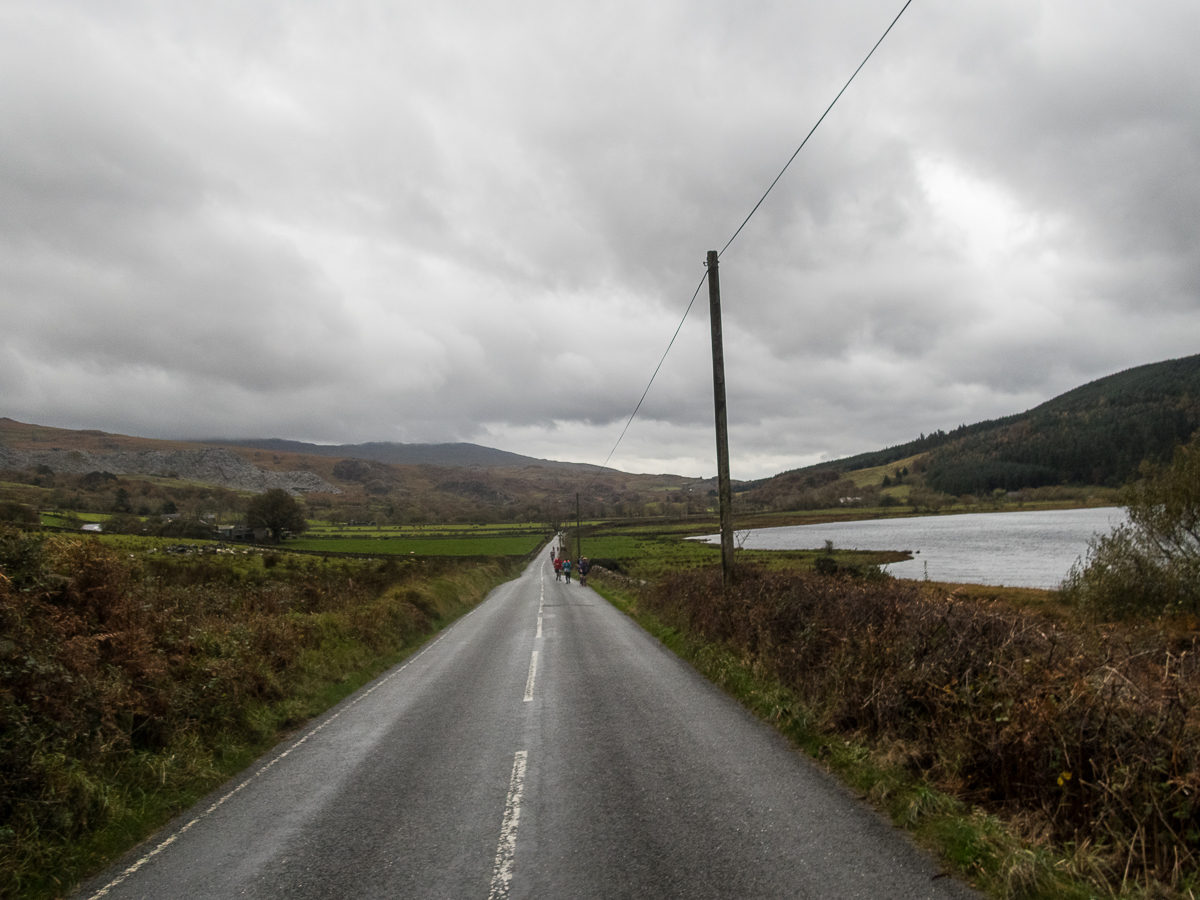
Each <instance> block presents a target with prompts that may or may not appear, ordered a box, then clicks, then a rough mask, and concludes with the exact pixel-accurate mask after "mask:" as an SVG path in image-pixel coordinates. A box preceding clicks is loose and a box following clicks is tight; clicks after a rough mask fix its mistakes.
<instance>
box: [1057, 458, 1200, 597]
mask: <svg viewBox="0 0 1200 900" xmlns="http://www.w3.org/2000/svg"><path fill="white" fill-rule="evenodd" d="M1198 440H1200V439H1193V440H1192V442H1191V443H1189V444H1187V445H1185V446H1181V447H1178V448H1176V450H1175V456H1174V459H1173V460H1172V462H1171V464H1170V465H1169V466H1165V467H1164V466H1159V465H1157V464H1155V463H1152V462H1146V463H1143V465H1142V470H1141V471H1142V476H1143V478H1142V480H1141V481H1140V482H1137V483H1136V484H1133V485H1131V486H1130V487H1129V488H1127V489H1126V491H1125V501H1126V504H1127V509H1128V512H1129V522H1128V524H1125V525H1120V526H1118V527H1117V528H1115V529H1114V530H1113V531H1112V533H1111V534H1108V535H1103V536H1101V537H1097V538H1095V539H1093V540H1092V542H1091V543H1090V544H1089V547H1088V552H1087V555H1086V556H1085V557H1084V558H1083V559H1082V560H1080V561H1079V562H1077V563H1076V564H1075V565H1074V566H1073V567H1072V569H1071V572H1070V573H1069V574H1068V576H1067V578H1066V580H1065V581H1064V582H1063V592H1064V595H1065V597H1066V598H1067V599H1068V600H1069V601H1070V602H1072V603H1074V604H1075V605H1076V606H1078V607H1080V608H1084V609H1087V610H1089V611H1091V612H1093V613H1094V614H1096V615H1099V616H1109V617H1118V618H1120V617H1128V616H1132V615H1161V614H1163V613H1173V612H1189V613H1193V614H1194V613H1197V612H1200V443H1198V442H1197V441H1198Z"/></svg>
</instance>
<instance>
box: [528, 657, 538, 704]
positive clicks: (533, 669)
mask: <svg viewBox="0 0 1200 900" xmlns="http://www.w3.org/2000/svg"><path fill="white" fill-rule="evenodd" d="M537 653H538V652H537V651H536V650H534V651H533V656H531V657H530V658H529V679H528V680H527V681H526V682H525V702H526V703H528V702H529V701H530V700H532V699H533V680H534V679H535V678H537Z"/></svg>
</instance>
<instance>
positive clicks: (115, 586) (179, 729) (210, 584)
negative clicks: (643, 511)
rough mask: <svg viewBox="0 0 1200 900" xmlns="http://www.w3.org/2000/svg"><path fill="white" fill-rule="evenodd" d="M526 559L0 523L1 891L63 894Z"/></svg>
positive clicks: (36, 895)
mask: <svg viewBox="0 0 1200 900" xmlns="http://www.w3.org/2000/svg"><path fill="white" fill-rule="evenodd" d="M515 574H516V569H515V568H514V567H513V565H512V564H511V563H505V562H502V561H497V562H492V563H477V562H476V563H470V564H463V563H461V562H456V561H447V562H445V563H439V562H437V561H427V562H420V563H419V562H415V561H408V560H394V559H393V560H385V561H382V562H375V561H370V562H369V561H358V560H318V559H312V558H301V557H296V556H290V555H287V554H270V553H268V554H265V555H258V554H254V555H251V556H241V555H238V556H231V557H222V556H218V555H215V554H214V555H207V556H196V557H190V558H165V557H150V556H146V555H138V556H137V557H136V558H131V557H130V554H129V553H128V552H124V548H122V550H116V549H114V548H108V547H105V546H104V545H102V544H101V543H100V542H98V541H95V540H87V539H77V538H60V537H42V536H37V535H26V534H21V533H19V532H15V531H5V530H0V896H4V897H22V898H42V897H53V896H61V895H62V894H64V893H66V891H67V890H68V889H69V888H70V886H71V885H72V884H74V883H75V882H77V881H78V880H79V879H80V878H82V877H84V876H86V875H87V874H89V873H91V872H93V871H95V870H96V869H98V868H99V867H101V866H102V865H103V864H104V863H105V862H107V861H108V860H111V859H112V858H114V857H115V856H117V855H119V854H120V853H121V852H123V851H124V850H126V849H128V848H129V847H131V846H133V845H134V844H135V843H137V842H138V841H139V840H141V839H143V838H144V837H145V836H146V835H147V834H149V833H150V832H152V831H153V830H154V829H155V828H157V827H159V826H161V825H162V824H163V823H165V822H166V821H167V820H168V819H169V818H170V817H171V816H172V815H174V814H175V813H177V812H178V811H180V810H181V809H184V808H186V807H187V806H188V805H189V804H190V803H192V802H194V801H195V800H196V799H198V798H199V797H201V796H203V795H204V794H205V793H207V792H208V791H210V790H211V789H212V788H214V787H215V786H217V785H219V784H220V783H221V782H222V781H224V780H225V779H226V778H228V777H229V776H231V775H232V774H234V773H235V772H237V771H239V770H240V769H241V768H243V767H244V766H245V765H247V764H248V763H249V762H251V761H252V760H253V759H254V758H256V757H257V756H258V755H259V754H261V753H262V752H263V751H264V750H265V749H267V748H269V747H270V746H271V745H272V744H274V743H275V742H276V741H277V740H279V739H280V737H281V736H282V735H284V734H286V733H287V732H288V731H289V730H291V729H294V728H296V727H298V726H300V725H301V724H303V722H305V721H306V720H307V719H309V718H311V717H312V716H314V715H316V714H318V713H320V712H322V711H323V710H325V709H326V708H328V707H329V706H330V705H332V704H333V703H336V702H337V701H338V700H340V699H341V698H342V697H345V696H346V695H348V694H349V693H351V692H353V691H354V690H356V689H357V688H358V687H359V686H361V685H362V684H364V683H366V682H367V681H368V680H370V679H371V678H373V677H374V676H375V675H377V674H378V673H380V672H382V671H384V670H385V669H387V668H388V667H390V666H391V665H393V664H395V663H396V662H398V661H399V660H400V659H402V658H403V657H404V656H406V655H407V654H409V653H411V652H412V651H413V650H414V649H415V648H416V647H418V646H420V644H421V643H423V642H424V640H425V639H426V638H427V637H428V636H429V635H430V634H432V633H433V632H434V631H435V630H437V629H438V628H440V627H442V626H443V625H444V624H446V623H447V622H449V621H450V620H452V619H454V618H456V617H457V616H459V615H461V614H462V613H464V612H466V611H467V610H468V609H470V608H471V607H472V606H473V605H475V604H476V603H477V602H478V601H479V600H481V599H482V598H483V597H484V596H485V595H486V594H487V592H488V591H489V590H490V589H491V588H492V587H493V586H494V585H496V584H498V583H500V582H501V581H503V580H506V579H507V578H510V577H512V576H513V575H515Z"/></svg>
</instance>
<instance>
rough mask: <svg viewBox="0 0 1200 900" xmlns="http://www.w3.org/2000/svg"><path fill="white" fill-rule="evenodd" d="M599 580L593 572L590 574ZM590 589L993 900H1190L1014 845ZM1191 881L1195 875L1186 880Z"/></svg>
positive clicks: (735, 658) (865, 749)
mask: <svg viewBox="0 0 1200 900" xmlns="http://www.w3.org/2000/svg"><path fill="white" fill-rule="evenodd" d="M596 574H599V573H596ZM592 585H593V586H594V587H595V588H596V590H597V591H598V592H599V593H600V594H601V596H603V597H604V598H605V599H607V600H608V601H609V602H610V603H612V604H613V605H614V606H616V607H617V608H618V609H620V610H622V611H623V612H625V613H626V614H628V615H629V616H630V617H631V618H633V619H634V621H636V622H637V623H638V624H639V625H641V627H642V628H644V629H645V630H646V631H648V632H649V633H650V634H652V635H653V636H654V637H656V638H657V639H658V640H659V641H661V642H662V643H663V644H664V645H665V646H666V647H667V648H668V649H670V650H671V651H672V652H674V653H675V654H676V655H678V656H679V657H681V658H682V659H684V660H686V661H687V662H688V663H690V664H691V665H692V666H693V667H695V668H696V669H697V671H699V672H700V673H701V674H702V675H704V676H705V677H706V678H708V679H709V680H710V681H712V682H713V683H714V684H716V685H717V686H719V687H720V688H722V689H723V690H724V691H726V692H727V693H728V694H730V695H731V696H733V697H734V698H735V699H737V700H738V701H739V702H741V703H742V704H743V705H744V706H745V707H746V708H748V709H749V710H750V711H752V712H753V713H754V714H755V715H756V716H758V717H759V718H760V719H762V720H763V721H765V722H767V723H769V724H770V725H772V726H773V727H774V728H776V729H777V730H778V731H780V732H781V733H782V734H783V735H784V736H786V737H787V738H788V739H789V740H790V741H791V742H792V743H793V745H795V746H796V747H797V748H799V749H801V750H802V751H804V752H805V753H806V754H807V755H808V756H810V757H811V758H813V759H814V760H816V761H818V762H819V764H821V765H823V766H825V767H826V768H828V769H829V770H831V771H832V772H834V773H836V774H837V775H838V776H839V777H840V778H841V779H842V780H843V782H844V783H846V784H847V785H849V786H850V787H852V788H853V789H854V790H856V791H857V792H859V794H860V795H861V797H862V799H864V800H868V801H870V802H871V803H872V804H874V805H875V806H876V807H877V808H878V809H880V810H881V811H882V812H884V813H885V814H887V815H888V816H889V817H890V818H891V820H892V822H893V823H894V824H895V825H896V826H898V827H901V828H904V829H906V830H908V831H909V832H910V833H912V834H913V836H914V837H915V839H916V840H917V841H918V843H920V844H921V845H923V846H925V847H926V848H928V849H930V850H931V851H932V852H934V853H935V854H936V855H937V857H938V858H939V859H940V861H941V863H942V865H943V866H944V868H945V870H946V871H947V872H948V873H950V874H953V875H955V876H957V877H959V878H960V879H962V880H963V881H965V882H967V883H968V884H970V885H971V886H973V887H975V888H977V889H978V890H980V891H982V892H983V893H984V894H986V895H987V896H989V897H993V898H997V900H1001V898H1002V900H1100V898H1129V900H1133V898H1151V897H1155V898H1160V897H1188V898H1193V897H1194V894H1193V892H1192V887H1193V885H1192V883H1191V879H1190V878H1189V877H1188V876H1186V875H1185V876H1184V878H1183V879H1182V880H1181V881H1180V882H1179V883H1178V884H1177V885H1176V886H1175V887H1174V888H1171V887H1168V886H1167V885H1164V884H1163V883H1162V882H1161V881H1153V880H1147V881H1145V882H1144V883H1142V882H1139V881H1138V880H1137V879H1136V878H1134V879H1124V880H1123V881H1122V882H1121V883H1120V884H1119V885H1117V886H1112V885H1111V883H1110V882H1111V872H1110V871H1109V870H1108V869H1107V867H1106V864H1105V862H1106V860H1107V858H1108V857H1109V856H1111V854H1110V853H1105V852H1103V851H1104V848H1096V847H1094V846H1092V845H1090V844H1089V843H1088V842H1087V841H1082V842H1079V843H1075V844H1067V845H1057V846H1056V845H1054V844H1052V843H1051V842H1047V841H1038V840H1029V839H1028V838H1027V837H1025V836H1023V835H1022V834H1021V832H1022V831H1023V830H1027V829H1023V828H1022V825H1023V823H1021V822H1014V821H1011V820H1007V821H1006V820H1004V819H1001V818H1000V817H998V816H996V815H992V814H989V813H987V812H986V811H984V810H982V809H979V808H976V807H973V806H972V805H970V804H968V803H965V802H963V801H962V800H960V799H958V798H957V797H955V796H952V795H951V794H948V793H946V792H944V791H942V790H939V789H938V787H937V786H936V785H935V784H933V783H932V782H931V781H930V780H929V779H928V778H926V777H923V775H922V774H921V773H920V772H914V770H913V767H912V766H911V765H910V762H911V761H910V760H909V759H907V758H906V756H907V752H908V749H907V748H905V747H904V746H903V745H902V744H899V743H897V742H889V741H884V740H877V741H874V742H871V741H867V740H863V739H860V738H856V737H855V736H854V735H847V734H845V733H839V732H837V731H834V730H830V729H828V728H825V727H822V723H821V718H822V717H821V716H820V715H818V714H817V713H816V712H815V711H814V710H812V709H811V708H810V707H809V706H808V705H807V704H805V703H804V702H803V700H802V698H800V697H799V696H798V695H797V694H796V692H795V691H793V690H791V689H789V688H788V687H787V686H786V685H784V684H783V683H782V682H781V681H780V680H779V679H778V678H776V677H774V676H773V675H772V674H771V673H770V672H768V671H766V670H765V667H764V666H762V665H761V664H760V663H758V662H756V661H755V659H754V658H753V657H752V656H751V655H749V654H745V653H739V652H738V651H737V650H735V649H733V648H731V647H729V646H723V645H721V644H718V643H713V642H710V641H707V640H705V639H704V638H703V637H701V636H699V635H697V634H696V633H694V632H691V631H690V630H689V629H687V627H686V626H684V625H682V624H681V623H679V622H675V621H671V620H668V619H665V618H663V617H662V616H661V615H660V614H658V613H657V612H655V611H652V610H650V609H649V608H647V607H646V605H645V604H644V603H643V602H642V601H643V599H644V594H643V591H644V590H645V589H644V588H642V587H639V586H637V585H636V583H635V582H633V581H631V580H628V579H621V578H619V577H618V578H612V577H611V576H609V577H606V576H604V575H600V577H593V582H592ZM1193 877H1194V876H1193Z"/></svg>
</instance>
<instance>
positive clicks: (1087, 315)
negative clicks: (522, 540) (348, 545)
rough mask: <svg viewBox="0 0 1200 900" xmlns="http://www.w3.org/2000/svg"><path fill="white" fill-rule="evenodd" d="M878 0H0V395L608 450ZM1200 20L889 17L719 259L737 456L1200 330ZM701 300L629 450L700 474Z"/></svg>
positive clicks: (188, 416)
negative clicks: (1199, 53) (1199, 64)
mask: <svg viewBox="0 0 1200 900" xmlns="http://www.w3.org/2000/svg"><path fill="white" fill-rule="evenodd" d="M898 8H899V4H898V3H892V2H882V0H855V2H848V3H843V4H837V5H830V4H818V3H802V4H794V3H773V2H768V3H761V4H754V5H752V6H746V5H745V4H733V3H727V2H707V3H702V4H692V3H682V2H663V0H657V2H653V3H637V4H634V3H615V4H606V5H603V6H597V5H593V6H589V7H579V6H577V5H576V6H572V5H569V4H550V3H545V2H541V0H538V2H534V0H529V2H523V3H515V4H503V5H497V4H491V3H482V2H479V3H473V2H466V0H458V2H453V3H443V4H417V3H400V4H397V3H379V2H368V0H359V2H350V3H346V4H339V6H338V7H337V9H336V10H334V9H333V8H331V7H328V6H327V5H325V4H316V3H304V2H293V3H287V4H284V3H259V4H253V5H250V6H247V5H245V4H241V3H206V4H180V3H170V4H168V3H155V2H148V0H146V2H133V0H130V2H123V3H106V4H103V5H98V4H92V3H67V2H38V3H33V2H12V3H8V4H6V5H5V6H4V7H3V9H0V315H2V316H3V324H4V327H3V329H0V394H2V395H3V397H4V409H2V410H0V414H5V415H9V416H13V417H15V418H18V419H24V420H27V421H37V422H44V423H46V424H58V425H65V426H72V427H100V428H105V429H108V430H114V431H126V432H133V433H138V434H147V435H152V436H161V437H201V436H213V435H224V436H230V437H236V436H264V435H274V436H282V437H292V438H299V439H305V440H318V441H330V442H345V441H359V440H409V441H435V440H450V439H467V440H476V441H479V442H481V443H490V444H492V445H495V446H502V447H504V448H506V449H512V450H516V451H519V452H526V453H531V454H533V455H538V456H549V457H556V458H565V459H583V460H593V461H599V460H602V459H603V458H604V456H605V455H606V454H607V452H608V450H609V449H610V448H611V446H612V442H613V441H614V440H615V439H616V435H617V434H618V433H619V432H620V430H621V428H622V427H623V425H624V422H625V419H626V418H627V416H628V414H629V412H630V410H631V409H632V407H633V405H634V403H636V401H637V398H638V397H639V396H640V395H641V392H642V390H643V388H644V387H645V384H646V380H647V379H648V378H649V376H650V373H651V372H652V371H653V369H654V366H655V365H656V364H657V362H658V359H659V357H660V356H661V354H662V351H663V349H664V348H665V346H666V342H667V340H668V339H669V338H670V335H671V333H672V332H673V331H674V329H675V327H676V325H677V324H678V322H679V317H680V316H681V315H682V313H683V309H684V307H685V306H686V305H687V302H688V299H689V298H690V297H691V295H692V291H693V290H694V289H695V287H696V285H697V283H698V282H699V280H700V278H701V277H702V275H703V271H704V270H703V265H702V262H703V259H704V253H705V251H707V250H709V249H716V248H719V247H721V246H722V245H723V244H724V242H725V241H726V240H727V239H728V238H729V236H730V235H731V234H732V233H733V231H734V229H736V228H737V226H738V224H739V223H740V222H741V220H742V218H743V217H744V216H745V215H746V213H747V212H748V211H749V209H750V207H751V206H752V205H753V204H754V202H755V201H756V200H757V199H758V197H759V196H760V194H761V192H762V191H763V190H764V189H765V187H766V185H767V184H769V183H770V180H771V179H772V178H774V176H775V174H776V173H777V172H778V170H779V167H780V166H781V165H782V163H783V162H784V161H785V160H786V159H787V157H788V156H789V155H790V154H791V152H792V151H793V150H794V149H795V146H796V144H797V143H798V141H799V139H800V138H801V137H802V136H803V134H804V133H805V132H806V131H807V130H808V128H809V127H810V125H811V123H812V122H813V121H815V119H816V117H817V116H818V115H819V114H820V112H821V111H822V110H823V109H824V108H825V106H826V104H827V103H828V102H829V100H830V98H832V96H833V95H834V94H835V93H836V92H837V90H838V89H839V88H840V87H841V85H842V83H843V82H844V80H845V78H846V77H848V75H849V73H850V72H851V71H852V70H853V68H854V66H856V65H857V64H858V61H859V60H860V59H861V58H862V55H863V54H865V52H866V50H867V49H868V48H869V47H870V46H871V44H872V43H873V42H874V41H875V40H876V38H877V37H878V35H879V34H880V33H881V32H882V29H883V28H884V27H885V26H886V24H887V22H888V21H890V20H891V18H892V17H893V16H894V15H895V13H896V11H897V10H898ZM1198 33H1200V12H1198V11H1197V9H1196V8H1195V7H1194V5H1189V4H1184V3H1177V2H1167V0H1159V2H1153V3H1150V4H1143V5H1141V6H1139V7H1137V8H1131V7H1127V6H1122V5H1119V4H1116V3H1115V2H1114V3H1109V2H1105V3H1099V4H1097V3H1086V4H1085V3H1082V2H1067V3H1062V2H1060V3H1054V4H1050V3H1047V2H1034V0H1018V2H1014V3H1009V4H1004V5H1003V6H999V7H997V6H994V5H988V4H976V3H968V4H962V3H952V2H950V0H940V2H920V3H916V4H914V5H913V6H912V7H911V8H910V9H909V11H908V12H907V13H906V15H905V17H904V18H903V19H902V20H901V22H900V24H899V25H898V26H897V27H896V29H895V31H894V32H893V33H892V35H891V36H890V37H889V38H888V40H887V41H886V42H885V43H884V45H883V46H882V47H881V48H880V51H879V53H878V54H877V55H876V57H875V58H874V59H873V60H872V61H871V63H870V64H869V65H868V66H867V68H865V69H864V70H863V73H862V74H861V75H860V77H859V80H858V81H856V82H855V84H854V85H853V86H852V87H851V89H850V90H849V91H848V92H847V93H846V95H845V97H844V98H843V100H842V101H841V102H840V103H839V105H838V106H837V107H836V108H835V109H834V111H833V113H832V114H831V115H830V117H829V118H828V119H827V120H826V122H825V124H824V125H822V127H821V129H820V130H819V131H818V132H817V134H816V135H815V136H814V138H813V140H812V142H811V143H810V145H809V146H808V147H807V148H806V149H805V150H804V152H803V153H802V154H801V155H800V157H798V158H797V160H796V162H795V164H794V165H793V167H792V169H791V170H790V171H789V172H788V174H787V175H786V176H785V177H784V179H782V180H781V181H780V183H779V185H778V187H777V188H776V190H775V191H774V192H773V193H772V195H771V197H769V198H768V200H767V202H766V203H764V205H763V206H762V208H761V210H760V211H759V213H758V214H757V215H756V216H755V218H754V219H753V220H752V221H751V222H750V224H749V225H748V226H747V228H746V230H745V231H744V232H743V233H742V234H741V235H740V236H739V237H738V239H737V241H736V242H735V243H734V244H733V245H732V246H731V247H730V249H729V251H728V252H727V253H726V254H725V256H724V257H723V258H722V285H723V289H724V295H725V303H724V305H725V312H726V358H727V364H728V367H729V372H728V377H729V390H730V399H731V415H732V422H733V426H734V428H733V435H732V438H731V443H732V449H733V456H734V468H735V474H736V475H739V476H741V477H749V476H754V475H762V474H770V473H771V472H773V471H777V470H779V469H782V468H787V467H790V466H793V465H796V464H799V463H803V462H810V461H815V460H817V459H819V458H821V457H822V456H831V455H840V454H845V453H852V452H858V451H861V450H866V449H872V448H874V447H877V446H880V445H883V444H890V443H896V442H899V441H902V440H906V439H908V438H911V437H914V436H915V435H916V433H917V432H919V431H925V432H928V431H930V430H932V429H934V428H950V427H954V426H955V425H958V424H960V423H962V422H971V421H975V420H978V419H981V418H985V417H991V416H996V415H1003V414H1007V413H1011V412H1015V411H1018V410H1021V409H1024V408H1027V407H1029V406H1032V405H1034V404H1036V403H1038V402H1040V401H1041V400H1044V399H1046V398H1048V397H1049V396H1052V395H1054V394H1055V393H1058V392H1060V391H1062V390H1065V389H1068V388H1070V387H1073V386H1075V385H1077V384H1079V383H1081V382H1083V381H1086V380H1089V379H1091V378H1095V377H1098V376H1100V375H1104V374H1108V373H1110V372H1113V371H1116V370H1119V369H1121V368H1125V367H1128V366H1131V365H1137V364H1140V363H1144V362H1150V361H1154V360H1158V359H1163V358H1167V357H1170V356H1178V355H1184V354H1187V353H1191V352H1193V351H1194V349H1195V347H1196V338H1197V336H1198V332H1200V323H1198V320H1197V315H1196V313H1197V311H1196V308H1195V307H1196V305H1197V297H1198V291H1200V255H1198V254H1197V252H1196V240H1195V237H1196V235H1195V230H1196V229H1195V225H1194V223H1195V221H1196V218H1197V212H1198V211H1200V165H1197V163H1198V162H1200V160H1198V159H1197V156H1198V153H1200V134H1198V130H1200V116H1198V115H1197V112H1198V110H1197V108H1196V106H1197V101H1196V100H1195V98H1196V97H1198V96H1200V90H1197V89H1198V88H1200V84H1197V81H1198V80H1200V74H1197V72H1196V71H1195V69H1194V66H1193V65H1192V63H1191V56H1192V52H1191V47H1192V45H1193V44H1194V40H1195V37H1196V36H1197V34H1198ZM705 303H706V296H705V294H704V292H703V291H702V292H701V296H700V297H699V299H698V301H697V306H696V308H695V309H694V310H693V312H692V316H691V318H690V319H689V321H688V323H687V324H686V325H685V326H684V328H683V330H682V331H681V333H680V337H679V340H678V341H677V344H676V346H675V349H674V350H673V351H672V353H671V356H670V357H669V358H668V360H667V362H666V364H665V365H664V367H663V369H662V371H661V373H660V375H659V377H658V381H657V382H656V384H655V387H654V389H653V390H652V392H651V394H650V395H649V396H648V397H647V400H646V403H645V405H644V407H643V411H642V414H641V415H640V417H639V420H638V421H637V422H635V423H634V425H633V426H632V427H631V428H630V431H629V434H628V436H627V437H626V439H625V442H624V443H623V445H622V447H621V450H620V451H619V452H618V454H617V456H616V457H614V462H615V463H617V464H619V465H623V466H625V467H628V468H632V469H653V470H676V471H683V472H693V473H696V474H702V473H706V472H711V471H712V468H713V462H712V456H713V451H712V438H711V433H710V432H711V386H710V385H711V382H710V378H711V370H710V367H709V366H710V364H709V359H708V336H707V310H706V308H705Z"/></svg>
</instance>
